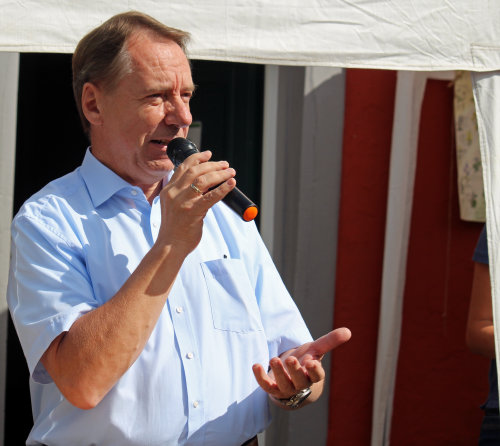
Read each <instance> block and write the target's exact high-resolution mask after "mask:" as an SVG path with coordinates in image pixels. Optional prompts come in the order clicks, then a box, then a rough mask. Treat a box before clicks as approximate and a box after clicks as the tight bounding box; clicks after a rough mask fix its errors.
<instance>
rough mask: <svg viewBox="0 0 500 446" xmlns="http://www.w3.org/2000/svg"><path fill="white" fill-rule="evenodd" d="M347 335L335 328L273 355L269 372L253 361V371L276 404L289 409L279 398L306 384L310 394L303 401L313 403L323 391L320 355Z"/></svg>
mask: <svg viewBox="0 0 500 446" xmlns="http://www.w3.org/2000/svg"><path fill="white" fill-rule="evenodd" d="M350 338H351V332H350V330H349V329H347V328H338V329H336V330H333V331H331V332H330V333H327V334H326V335H324V336H322V337H321V338H319V339H317V340H315V341H313V342H308V343H307V344H304V345H302V346H300V347H297V348H296V349H292V350H289V351H287V352H284V353H283V354H281V355H280V356H279V358H272V359H271V361H270V362H269V372H266V371H265V370H264V368H263V367H262V365H260V364H255V365H254V366H253V373H254V375H255V378H256V379H257V382H258V383H259V385H260V386H261V387H262V388H263V389H264V390H265V391H266V392H267V393H268V394H269V396H270V398H271V401H273V403H275V404H276V405H278V406H280V407H282V408H284V409H289V408H288V407H286V406H285V405H283V404H281V402H280V401H279V400H280V399H287V398H290V397H292V396H293V395H296V394H297V393H298V392H299V391H301V390H303V389H306V388H308V387H311V394H310V395H309V397H308V398H307V399H306V400H305V401H304V405H305V404H309V403H312V402H314V401H316V400H317V399H318V398H319V397H320V396H321V393H322V392H323V387H324V380H325V370H324V369H323V366H322V364H321V360H322V359H323V356H324V355H325V354H326V353H328V352H330V351H331V350H333V349H335V348H337V347H338V346H340V345H342V344H343V343H344V342H347V341H348V340H349V339H350Z"/></svg>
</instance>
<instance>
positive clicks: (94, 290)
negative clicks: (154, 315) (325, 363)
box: [8, 150, 311, 446]
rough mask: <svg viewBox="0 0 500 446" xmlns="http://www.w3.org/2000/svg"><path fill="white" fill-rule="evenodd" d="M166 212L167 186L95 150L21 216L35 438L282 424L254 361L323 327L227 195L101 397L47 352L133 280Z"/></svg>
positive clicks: (213, 434) (159, 438) (20, 263)
mask: <svg viewBox="0 0 500 446" xmlns="http://www.w3.org/2000/svg"><path fill="white" fill-rule="evenodd" d="M165 181H168V179H167V178H166V179H165ZM160 218H161V217H160V201H159V197H157V198H156V199H155V200H154V202H153V204H152V205H150V204H149V203H148V202H147V200H146V197H145V196H144V194H143V192H142V190H141V189H140V188H138V187H133V186H131V185H130V184H129V183H127V182H125V181H124V180H123V179H121V178H120V177H119V176H117V175H116V174H114V173H113V172H112V171H111V170H109V169H108V168H107V167H105V166H104V165H103V164H101V163H100V162H99V161H98V160H97V159H96V158H95V157H94V156H93V155H92V154H91V152H90V150H87V153H86V155H85V159H84V162H83V164H82V166H81V167H79V168H78V169H76V170H75V171H74V172H72V173H70V174H68V175H66V176H64V177H62V178H59V179H58V180H55V181H53V182H51V183H50V184H48V185H47V186H46V187H45V188H43V189H42V190H41V191H40V192H39V193H37V194H35V195H34V196H33V197H31V198H30V199H29V200H28V201H27V202H26V203H25V204H24V206H23V207H22V208H21V210H20V211H19V213H18V214H17V215H16V217H15V219H14V221H13V225H12V258H11V270H10V276H9V286H8V303H9V307H10V311H11V314H12V317H13V320H14V324H15V327H16V330H17V333H18V335H19V338H20V340H21V344H22V346H23V350H24V353H25V356H26V360H27V363H28V367H29V370H30V373H31V377H30V387H31V398H32V406H33V415H34V427H33V429H32V431H31V433H30V436H29V438H28V441H27V444H28V445H36V444H46V445H49V446H52V445H58V446H80V445H81V446H84V445H85V446H88V445H98V446H115V445H116V446H128V445H138V446H139V445H140V446H146V445H151V446H152V445H162V446H167V445H172V446H173V445H193V446H194V445H196V446H198V445H206V446H234V445H240V444H241V443H243V442H244V441H246V440H247V439H249V438H251V437H252V436H254V435H255V434H256V433H258V432H260V431H262V430H264V429H265V428H266V426H267V425H268V423H269V422H270V415H269V408H268V399H267V395H266V394H265V392H263V391H262V390H261V389H260V388H259V386H258V385H257V382H256V380H255V378H254V376H253V373H252V365H253V364H255V363H260V364H263V365H264V366H266V365H267V364H268V361H269V359H270V358H271V357H273V356H277V355H279V354H281V353H282V352H284V351H286V350H288V349H290V348H293V347H295V346H298V345H301V344H303V343H305V342H308V341H310V340H311V336H310V334H309V331H308V330H307V327H306V326H305V323H304V321H303V319H302V317H301V316H300V314H299V312H298V310H297V308H296V306H295V304H294V302H293V301H292V299H291V298H290V296H289V294H288V292H287V291H286V289H285V286H284V285H283V282H282V280H281V279H280V277H279V274H278V272H277V270H276V268H275V266H274V265H273V262H272V260H271V258H270V256H269V254H268V252H267V250H266V248H265V246H264V244H263V242H262V240H261V238H260V236H259V234H258V231H257V229H256V227H255V224H254V223H245V222H243V221H242V220H241V219H240V217H238V216H236V214H234V213H233V212H232V211H231V210H230V209H229V208H227V207H226V205H224V204H222V203H219V204H217V205H215V206H214V207H213V208H212V209H211V210H210V211H209V212H208V214H207V216H206V218H205V222H204V228H203V237H202V240H201V242H200V244H199V246H198V247H197V248H196V249H195V250H194V251H193V252H192V253H191V254H190V255H189V256H188V257H187V258H186V260H185V261H184V263H183V266H182V268H181V271H180V273H179V275H178V277H177V279H176V281H175V283H174V285H173V288H172V290H171V293H170V295H169V297H168V299H167V302H166V305H165V307H164V310H163V312H162V314H161V316H160V318H159V320H158V323H157V325H156V327H155V329H154V331H153V333H152V334H151V337H150V339H149V341H148V343H147V344H146V346H145V348H144V350H143V352H142V353H141V355H140V356H139V358H138V359H137V360H136V361H135V363H134V364H133V365H132V366H131V367H130V369H129V370H128V371H127V372H126V373H125V374H124V375H123V376H122V378H121V379H120V380H119V381H118V382H117V383H116V385H115V386H114V387H113V389H112V390H111V391H110V392H109V393H108V394H107V395H106V397H105V398H104V399H103V400H102V401H101V403H99V404H98V405H97V406H96V407H95V408H94V409H91V410H86V411H85V410H81V409H78V408H76V407H74V406H72V405H71V404H70V403H69V402H68V401H66V399H65V398H64V397H63V396H62V395H61V393H60V392H59V390H58V389H57V387H56V386H55V384H54V383H53V381H52V379H51V378H50V376H49V375H48V373H47V372H46V370H45V369H44V367H43V365H42V364H41V363H40V362H39V361H40V357H41V356H42V354H43V353H44V352H45V350H46V349H47V347H48V346H49V345H50V343H51V341H52V340H53V339H54V338H55V337H56V336H58V335H59V334H60V333H61V332H63V331H67V330H69V329H70V327H71V325H72V324H73V322H75V320H77V319H78V318H79V317H80V316H81V315H83V314H84V313H86V312H88V311H91V310H93V309H94V308H97V307H99V306H100V305H102V304H103V303H105V302H106V301H107V300H108V299H110V298H111V297H113V295H114V294H115V293H116V291H118V290H119V289H120V287H121V286H122V285H123V283H124V282H125V281H126V280H127V278H128V277H129V276H130V274H131V273H132V272H133V271H134V270H135V268H136V267H137V265H138V264H139V262H140V261H141V260H142V258H143V257H144V255H145V254H146V253H147V252H148V251H149V250H150V248H151V247H152V245H153V243H154V241H155V240H156V237H157V235H158V229H159V226H160Z"/></svg>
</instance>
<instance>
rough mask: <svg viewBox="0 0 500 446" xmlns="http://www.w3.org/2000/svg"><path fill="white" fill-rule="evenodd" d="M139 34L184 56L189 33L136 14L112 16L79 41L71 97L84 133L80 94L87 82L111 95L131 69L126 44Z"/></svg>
mask: <svg viewBox="0 0 500 446" xmlns="http://www.w3.org/2000/svg"><path fill="white" fill-rule="evenodd" d="M138 31H147V32H150V33H151V34H154V35H157V36H159V37H163V38H165V39H168V40H171V41H173V42H175V43H176V44H177V45H179V46H180V47H181V49H182V50H183V51H184V53H186V45H187V43H188V41H189V33H187V32H185V31H181V30H179V29H175V28H171V27H168V26H166V25H164V24H163V23H161V22H159V21H157V20H156V19H154V18H152V17H150V16H148V15H146V14H143V13H140V12H136V11H130V12H125V13H122V14H118V15H115V16H113V17H111V18H110V19H108V20H107V21H106V22H104V23H103V24H102V25H100V26H99V27H97V28H95V29H94V30H92V31H91V32H89V33H88V34H87V35H86V36H85V37H83V39H82V40H80V42H79V44H78V46H77V47H76V50H75V52H74V54H73V94H74V96H75V101H76V106H77V108H78V113H79V114H80V119H81V121H82V125H83V129H84V131H85V132H86V133H89V130H90V125H89V122H88V120H87V118H86V117H85V114H84V113H83V111H82V91H83V86H84V85H85V83H86V82H93V83H98V84H101V85H102V87H103V88H105V89H106V90H108V91H110V90H113V88H115V87H116V85H117V84H118V82H119V81H120V79H121V78H122V77H123V76H124V75H125V74H127V73H128V72H130V70H131V69H132V67H131V61H130V55H129V53H128V50H127V45H126V42H127V40H128V39H129V38H130V37H131V36H132V35H133V34H134V33H136V32H138Z"/></svg>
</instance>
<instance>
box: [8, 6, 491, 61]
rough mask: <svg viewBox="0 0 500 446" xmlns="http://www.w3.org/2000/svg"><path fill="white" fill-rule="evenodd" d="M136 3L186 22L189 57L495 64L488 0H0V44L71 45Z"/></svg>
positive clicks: (13, 48) (43, 48)
mask: <svg viewBox="0 0 500 446" xmlns="http://www.w3.org/2000/svg"><path fill="white" fill-rule="evenodd" d="M130 9H137V10H140V11H144V12H146V13H149V14H151V15H152V16H154V17H156V18H158V19H159V20H161V21H163V22H164V23H166V24H168V25H170V26H174V27H178V28H181V29H184V30H186V31H189V32H190V33H191V34H192V36H193V41H192V45H191V50H190V54H191V56H192V57H193V58H195V59H210V60H230V61H237V62H251V63H264V64H280V65H322V66H335V67H357V68H384V69H394V70H401V69H404V70H414V71H420V70H424V71H435V70H440V71H441V70H454V69H464V70H470V71H491V70H495V69H499V68H500V51H498V46H499V45H500V43H499V42H500V39H499V38H498V37H499V31H498V23H500V7H498V5H497V3H496V2H491V1H489V0H477V1H474V2H472V1H470V0H455V1H449V0H448V1H435V0H406V1H400V0H381V1H372V0H370V1H367V0H308V1H307V2H304V1H303V0H232V1H231V0H211V1H198V0H196V1H195V0H170V1H158V0H141V1H139V0H131V1H127V2H120V1H114V2H103V1H102V0H86V1H85V2H83V1H74V0H44V1H43V2H41V1H39V0H19V1H13V0H0V10H1V12H2V13H1V14H0V51H9V52H53V53H72V52H73V49H74V47H75V45H76V43H77V42H78V40H79V39H80V38H81V37H82V36H83V35H84V34H85V33H86V32H88V31H89V30H90V29H92V28H94V27H95V26H96V25H97V24H99V23H100V22H102V21H104V20H105V19H107V18H108V17H110V16H112V15H113V14H116V13H118V12H122V11H124V10H130Z"/></svg>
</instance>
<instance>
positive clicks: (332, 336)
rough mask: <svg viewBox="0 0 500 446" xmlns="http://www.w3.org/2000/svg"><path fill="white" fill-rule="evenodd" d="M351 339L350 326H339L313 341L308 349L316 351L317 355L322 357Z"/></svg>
mask: <svg viewBox="0 0 500 446" xmlns="http://www.w3.org/2000/svg"><path fill="white" fill-rule="evenodd" d="M349 339H351V331H350V330H349V329H348V328H345V327H343V328H337V329H336V330H333V331H331V332H330V333H327V334H326V335H324V336H321V338H318V339H316V340H315V341H314V342H312V343H311V344H310V346H309V349H308V350H309V351H310V352H314V355H315V356H318V357H322V356H323V355H325V354H326V353H328V352H330V351H332V350H333V349H334V348H337V347H338V346H339V345H342V344H343V343H344V342H347V341H348V340H349Z"/></svg>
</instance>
